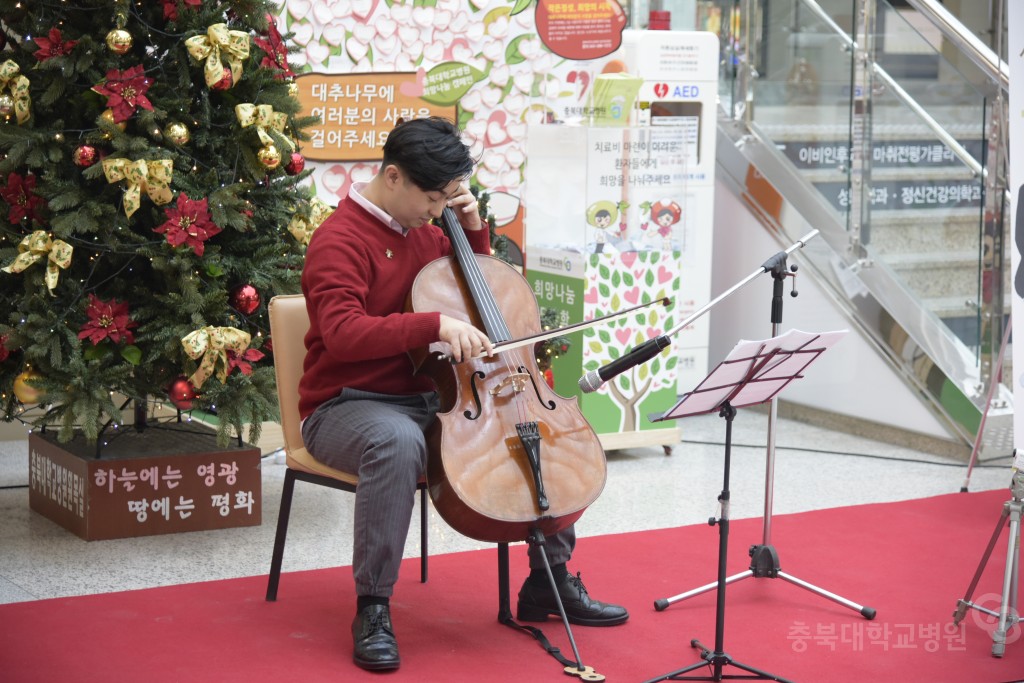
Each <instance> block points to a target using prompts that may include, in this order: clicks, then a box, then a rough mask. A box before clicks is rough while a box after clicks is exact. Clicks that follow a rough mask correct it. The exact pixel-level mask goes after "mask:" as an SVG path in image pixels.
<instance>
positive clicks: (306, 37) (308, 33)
mask: <svg viewBox="0 0 1024 683" xmlns="http://www.w3.org/2000/svg"><path fill="white" fill-rule="evenodd" d="M292 31H294V33H295V35H294V36H292V40H294V41H295V42H296V43H298V44H299V45H302V46H305V45H306V44H307V43H309V41H311V40H312V39H313V25H312V24H299V25H298V26H294V27H292Z"/></svg>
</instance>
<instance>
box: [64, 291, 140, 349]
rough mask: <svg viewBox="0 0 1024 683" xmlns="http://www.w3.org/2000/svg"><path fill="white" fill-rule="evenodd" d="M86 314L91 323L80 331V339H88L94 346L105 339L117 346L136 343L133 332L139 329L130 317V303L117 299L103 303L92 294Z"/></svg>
mask: <svg viewBox="0 0 1024 683" xmlns="http://www.w3.org/2000/svg"><path fill="white" fill-rule="evenodd" d="M85 312H86V314H87V315H88V316H89V321H88V322H87V323H85V324H84V325H82V329H80V330H79V331H78V338H79V339H88V340H89V341H91V342H92V343H93V345H94V346H95V345H96V344H99V343H100V342H101V341H103V340H104V339H110V340H111V341H112V342H114V343H115V344H120V343H121V342H122V341H123V342H124V343H125V344H131V343H132V342H134V341H135V335H134V334H133V333H132V331H131V330H132V328H133V327H138V323H137V322H135V321H134V320H132V319H131V318H130V317H128V302H126V301H118V300H117V299H111V300H110V301H103V300H102V299H100V298H98V297H97V296H96V295H95V294H90V295H89V306H88V308H86V309H85Z"/></svg>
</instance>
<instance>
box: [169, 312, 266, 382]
mask: <svg viewBox="0 0 1024 683" xmlns="http://www.w3.org/2000/svg"><path fill="white" fill-rule="evenodd" d="M251 339H252V337H251V336H250V335H249V333H248V332H243V331H242V330H239V329H237V328H234V327H211V326H207V327H202V328H200V329H198V330H196V331H195V332H190V333H189V334H188V336H186V337H185V338H183V339H182V340H181V345H182V346H183V347H185V353H187V354H188V357H189V358H191V359H192V360H196V359H198V358H199V357H200V356H201V357H202V360H201V361H199V367H198V368H196V371H195V372H194V373H192V376H191V377H189V378H188V380H189V381H190V382H192V386H194V387H195V388H196V389H199V388H200V387H202V386H203V382H205V381H206V380H207V379H209V377H210V375H212V374H214V372H216V373H217V378H218V379H220V381H221V383H224V382H227V381H228V351H234V352H235V353H236V354H238V355H241V354H242V353H243V352H244V351H245V350H246V349H247V348H249V341H250V340H251Z"/></svg>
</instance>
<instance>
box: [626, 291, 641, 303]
mask: <svg viewBox="0 0 1024 683" xmlns="http://www.w3.org/2000/svg"><path fill="white" fill-rule="evenodd" d="M622 298H624V299H625V300H626V301H628V302H629V303H631V304H635V303H636V302H637V301H639V300H640V288H639V287H634V288H633V289H631V290H629V291H628V292H625V293H623V295H622Z"/></svg>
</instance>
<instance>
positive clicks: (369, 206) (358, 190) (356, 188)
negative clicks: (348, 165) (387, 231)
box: [348, 183, 409, 236]
mask: <svg viewBox="0 0 1024 683" xmlns="http://www.w3.org/2000/svg"><path fill="white" fill-rule="evenodd" d="M367 185H369V183H352V186H351V187H349V188H348V196H349V199H351V200H352V201H354V202H355V203H356V204H358V205H359V206H361V207H363V208H364V209H366V210H367V211H369V212H370V215H372V216H373V217H374V218H376V219H377V220H379V221H380V222H381V223H383V224H384V225H386V226H388V227H389V228H391V229H392V230H394V231H395V232H397V233H398V234H399V235H403V236H404V235H405V234H406V233H407V232H409V231H408V230H406V229H405V228H403V227H402V226H401V225H399V224H398V221H396V220H395V219H394V218H392V217H391V215H390V214H389V213H387V212H386V211H384V209H382V208H380V207H379V206H377V205H376V204H374V203H373V202H371V201H370V200H369V199H367V198H366V197H364V196H363V194H362V193H363V188H365V187H366V186H367Z"/></svg>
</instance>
